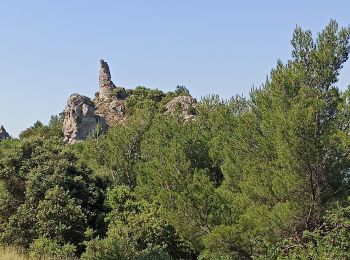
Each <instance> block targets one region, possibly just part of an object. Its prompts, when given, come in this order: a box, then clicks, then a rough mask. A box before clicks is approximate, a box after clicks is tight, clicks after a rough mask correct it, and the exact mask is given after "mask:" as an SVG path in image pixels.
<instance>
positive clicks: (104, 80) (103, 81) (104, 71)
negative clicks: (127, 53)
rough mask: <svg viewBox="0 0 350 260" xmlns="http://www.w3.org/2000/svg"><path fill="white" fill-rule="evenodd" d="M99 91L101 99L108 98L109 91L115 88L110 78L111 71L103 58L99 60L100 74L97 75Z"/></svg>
mask: <svg viewBox="0 0 350 260" xmlns="http://www.w3.org/2000/svg"><path fill="white" fill-rule="evenodd" d="M99 84H100V93H99V97H100V98H101V99H108V98H109V94H110V92H111V91H112V90H113V89H115V88H116V87H115V85H114V83H113V81H112V80H111V73H110V71H109V66H108V64H107V62H105V61H104V60H100V75H99Z"/></svg>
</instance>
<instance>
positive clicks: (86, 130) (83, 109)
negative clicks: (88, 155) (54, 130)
mask: <svg viewBox="0 0 350 260" xmlns="http://www.w3.org/2000/svg"><path fill="white" fill-rule="evenodd" d="M95 111H96V107H95V104H94V103H93V102H92V101H91V100H90V99H89V98H88V97H85V96H82V95H78V94H74V95H72V96H70V97H69V99H68V101H67V106H66V108H65V110H64V121H63V133H64V142H65V143H67V144H73V143H76V142H78V141H81V140H84V139H86V138H87V137H88V136H89V134H90V133H91V132H92V131H94V130H95V129H96V128H97V125H100V130H101V131H103V132H105V131H107V124H106V122H105V119H104V118H103V117H101V116H99V115H96V114H95Z"/></svg>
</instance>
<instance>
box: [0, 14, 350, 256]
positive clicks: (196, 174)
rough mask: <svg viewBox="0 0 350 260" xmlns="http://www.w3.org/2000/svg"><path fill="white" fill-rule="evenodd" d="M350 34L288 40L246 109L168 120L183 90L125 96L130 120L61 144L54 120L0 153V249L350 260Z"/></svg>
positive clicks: (209, 101)
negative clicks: (342, 78) (347, 74)
mask: <svg viewBox="0 0 350 260" xmlns="http://www.w3.org/2000/svg"><path fill="white" fill-rule="evenodd" d="M349 39H350V28H339V27H338V25H337V23H336V22H335V21H331V22H330V23H329V24H328V25H327V26H326V27H325V29H324V30H323V31H322V32H320V33H319V34H318V35H317V38H316V39H314V38H313V36H312V34H311V32H310V31H303V30H302V29H301V28H296V30H295V32H294V35H293V39H292V47H293V51H292V58H291V59H290V60H289V61H288V62H287V63H286V64H284V63H282V62H281V61H278V63H277V66H276V68H274V69H273V70H272V71H271V74H270V76H269V77H268V79H267V81H266V82H265V83H264V84H263V85H262V86H261V87H260V88H258V89H253V90H252V91H251V93H250V96H249V97H248V98H244V97H240V96H236V97H234V98H231V99H230V100H221V99H220V98H219V97H218V96H215V95H213V96H208V97H206V98H203V99H202V101H201V102H199V103H198V105H197V106H196V108H195V110H196V111H195V112H196V117H195V119H194V120H190V121H187V122H184V121H183V120H180V117H181V115H180V114H179V115H178V116H177V115H170V114H168V113H164V106H165V104H166V103H167V102H168V101H170V100H171V99H172V98H174V97H175V96H179V95H189V92H188V90H187V89H186V88H185V87H183V86H178V87H177V89H176V91H175V92H169V93H163V92H162V91H160V90H150V89H147V88H144V87H138V88H136V89H134V90H127V92H128V94H129V97H128V99H127V101H126V102H127V122H126V123H125V124H123V125H117V126H114V127H112V128H111V129H110V130H109V131H108V133H107V134H105V135H102V136H99V137H98V138H97V137H96V136H91V138H90V139H88V140H86V141H85V142H83V143H78V144H75V145H71V146H66V145H64V144H63V142H62V132H61V130H60V129H61V127H62V117H53V118H52V120H51V122H50V123H49V124H48V125H47V126H45V125H43V124H42V123H40V122H37V123H35V125H34V126H33V127H30V128H28V129H27V130H25V131H24V132H23V133H22V134H21V135H20V139H19V140H15V139H13V140H6V141H2V142H1V143H0V235H1V236H0V240H1V243H2V244H3V245H4V246H11V247H13V246H15V247H20V248H24V249H27V250H28V252H29V254H30V255H31V256H32V257H33V258H40V257H42V256H46V257H47V258H49V259H50V258H51V259H70V258H71V259H73V258H81V259H96V260H97V259H332V258H333V259H349V258H350V201H349V196H350V194H349V192H350V186H349V184H350V183H349V178H350V176H349V172H350V171H349V170H350V124H349V122H350V89H347V90H345V91H340V90H339V88H338V87H337V86H336V83H337V80H338V76H339V73H340V70H341V68H342V66H343V64H344V63H345V62H346V60H347V58H348V55H349V52H350V44H349Z"/></svg>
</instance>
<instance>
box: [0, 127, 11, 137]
mask: <svg viewBox="0 0 350 260" xmlns="http://www.w3.org/2000/svg"><path fill="white" fill-rule="evenodd" d="M10 138H11V137H10V135H9V134H8V133H7V132H6V130H5V128H4V127H3V126H0V141H1V140H5V139H10Z"/></svg>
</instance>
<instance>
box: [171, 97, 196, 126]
mask: <svg viewBox="0 0 350 260" xmlns="http://www.w3.org/2000/svg"><path fill="white" fill-rule="evenodd" d="M196 105H197V100H196V99H195V98H193V97H191V96H178V97H175V98H173V99H172V100H171V101H169V102H168V103H167V104H166V106H165V108H166V111H167V112H166V113H169V114H171V115H175V114H176V113H180V117H181V118H182V120H183V121H185V122H186V121H189V120H192V119H194V118H195V116H196V113H195V108H196Z"/></svg>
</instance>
